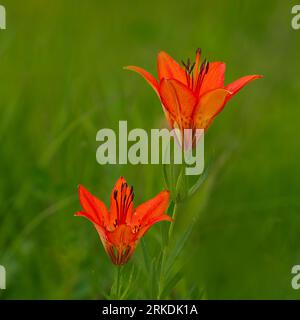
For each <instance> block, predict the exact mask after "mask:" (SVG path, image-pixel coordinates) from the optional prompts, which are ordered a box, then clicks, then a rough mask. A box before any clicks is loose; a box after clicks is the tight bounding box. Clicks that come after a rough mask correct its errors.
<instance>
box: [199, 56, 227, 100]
mask: <svg viewBox="0 0 300 320" xmlns="http://www.w3.org/2000/svg"><path fill="white" fill-rule="evenodd" d="M225 69H226V64H225V63H223V62H211V63H210V64H209V68H208V73H207V74H206V75H205V77H204V79H203V83H202V85H201V88H200V92H199V95H200V96H201V95H203V94H205V93H206V92H208V91H211V90H214V89H218V88H223V87H224V77H225Z"/></svg>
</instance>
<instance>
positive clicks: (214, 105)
mask: <svg viewBox="0 0 300 320" xmlns="http://www.w3.org/2000/svg"><path fill="white" fill-rule="evenodd" d="M228 95H229V91H227V90H225V89H216V90H212V91H209V92H207V93H206V94H204V95H203V96H201V97H200V101H199V103H198V104H197V106H196V107H195V112H194V114H193V122H194V127H195V128H197V129H206V128H207V127H208V125H209V124H210V122H211V121H212V119H213V118H214V117H215V116H216V115H217V114H218V113H219V112H220V111H221V110H222V109H223V107H224V105H225V103H226V98H227V96H228Z"/></svg>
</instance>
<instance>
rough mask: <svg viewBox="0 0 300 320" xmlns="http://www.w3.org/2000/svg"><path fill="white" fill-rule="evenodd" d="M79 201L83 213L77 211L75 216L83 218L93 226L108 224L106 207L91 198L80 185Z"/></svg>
mask: <svg viewBox="0 0 300 320" xmlns="http://www.w3.org/2000/svg"><path fill="white" fill-rule="evenodd" d="M78 195H79V201H80V204H81V206H82V209H83V210H84V211H79V212H77V213H76V214H75V215H77V216H84V217H86V218H88V219H89V220H90V221H91V222H93V223H94V224H97V225H99V226H101V227H102V226H104V225H107V224H108V211H107V208H106V205H105V204H104V203H103V202H102V201H100V200H99V199H97V198H96V197H95V196H93V195H92V194H91V193H90V192H89V191H88V190H87V189H85V188H84V187H83V186H82V185H79V188H78Z"/></svg>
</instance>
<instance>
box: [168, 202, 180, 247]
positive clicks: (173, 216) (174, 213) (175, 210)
mask: <svg viewBox="0 0 300 320" xmlns="http://www.w3.org/2000/svg"><path fill="white" fill-rule="evenodd" d="M177 209H178V204H177V202H174V208H173V213H172V219H173V221H172V223H171V224H170V227H169V234H168V243H169V240H170V239H171V237H172V233H173V229H174V224H175V219H176V215H177Z"/></svg>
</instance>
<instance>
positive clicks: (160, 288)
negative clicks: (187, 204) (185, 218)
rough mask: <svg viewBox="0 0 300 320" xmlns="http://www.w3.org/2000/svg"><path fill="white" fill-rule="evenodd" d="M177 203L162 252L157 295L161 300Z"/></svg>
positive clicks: (175, 203)
mask: <svg viewBox="0 0 300 320" xmlns="http://www.w3.org/2000/svg"><path fill="white" fill-rule="evenodd" d="M177 208H178V205H177V202H174V208H173V213H172V219H173V221H172V222H171V224H170V227H169V231H168V238H167V243H166V245H165V247H164V248H163V252H162V259H161V266H160V277H159V286H158V295H157V299H158V300H159V299H161V295H162V292H163V289H164V283H165V263H166V253H167V249H168V246H169V242H170V239H171V236H172V233H173V229H174V224H175V218H176V214H177Z"/></svg>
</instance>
